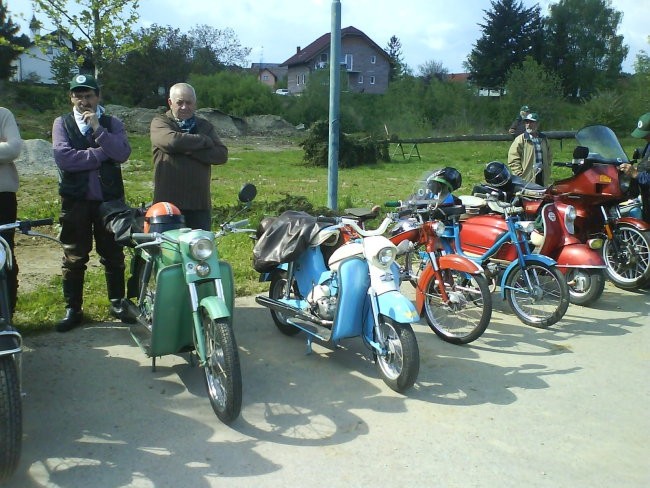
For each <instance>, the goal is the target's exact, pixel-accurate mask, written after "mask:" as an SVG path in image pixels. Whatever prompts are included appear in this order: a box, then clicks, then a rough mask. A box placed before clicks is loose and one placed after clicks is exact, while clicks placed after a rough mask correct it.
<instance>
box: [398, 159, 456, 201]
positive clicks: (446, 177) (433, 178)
mask: <svg viewBox="0 0 650 488" xmlns="http://www.w3.org/2000/svg"><path fill="white" fill-rule="evenodd" d="M450 180H452V181H450ZM460 184H461V177H460V173H458V171H456V170H455V169H454V168H443V169H441V170H434V171H428V172H426V173H425V174H424V175H422V176H421V177H420V178H418V179H417V180H416V182H415V184H414V186H413V192H412V193H411V196H410V197H409V201H410V202H411V203H412V204H415V205H419V204H420V203H421V204H422V205H436V206H439V205H453V204H454V196H453V195H452V191H453V190H456V189H458V188H459V187H460Z"/></svg>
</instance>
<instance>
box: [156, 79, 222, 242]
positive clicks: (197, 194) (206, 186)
mask: <svg viewBox="0 0 650 488" xmlns="http://www.w3.org/2000/svg"><path fill="white" fill-rule="evenodd" d="M168 103H169V110H168V111H167V112H166V113H164V114H161V115H157V116H155V117H154V118H153V120H152V121H151V148H152V151H153V163H154V191H153V200H154V203H157V202H170V203H173V204H174V205H176V206H177V207H178V208H179V210H180V211H181V213H182V214H183V216H184V217H185V224H186V226H187V227H191V228H193V229H203V230H208V231H209V230H211V221H212V218H211V209H212V202H211V200H210V177H211V165H213V164H223V163H225V162H226V161H227V160H228V148H226V146H224V144H223V143H222V142H221V140H220V139H219V137H218V136H217V133H216V131H215V130H214V127H213V126H212V124H211V123H210V122H209V121H208V120H206V119H204V118H201V117H196V116H195V115H194V112H195V110H196V94H195V92H194V88H192V86H191V85H188V84H187V83H177V84H175V85H174V86H172V87H171V89H170V90H169V100H168Z"/></svg>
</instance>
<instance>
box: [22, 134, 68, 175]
mask: <svg viewBox="0 0 650 488" xmlns="http://www.w3.org/2000/svg"><path fill="white" fill-rule="evenodd" d="M15 164H16V168H17V169H18V174H19V175H47V176H55V175H57V174H58V173H57V168H56V164H55V163H54V157H53V156H52V143H51V142H49V141H46V140H45V139H28V140H26V141H23V150H22V151H21V153H20V156H18V159H16V161H15Z"/></svg>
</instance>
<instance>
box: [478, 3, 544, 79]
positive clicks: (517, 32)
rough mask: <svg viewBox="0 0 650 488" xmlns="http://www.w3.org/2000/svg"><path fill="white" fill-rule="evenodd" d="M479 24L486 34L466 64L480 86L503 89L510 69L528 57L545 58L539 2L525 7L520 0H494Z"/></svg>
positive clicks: (480, 39)
mask: <svg viewBox="0 0 650 488" xmlns="http://www.w3.org/2000/svg"><path fill="white" fill-rule="evenodd" d="M491 3H492V10H490V11H487V10H484V12H485V23H483V24H479V26H480V27H481V30H482V36H481V37H480V38H479V40H478V41H476V43H475V44H474V48H473V49H472V51H471V52H470V54H469V57H468V58H467V61H466V63H465V67H466V68H467V70H468V71H469V73H470V79H471V80H472V81H473V82H474V83H475V84H476V85H477V86H478V87H480V88H488V89H491V90H500V91H501V90H503V86H504V84H505V81H506V77H507V75H508V71H509V70H510V69H512V68H515V67H517V66H521V64H522V63H523V62H524V60H525V59H526V57H527V56H531V57H532V58H533V59H536V60H538V61H541V52H542V44H543V23H542V18H541V14H540V8H539V5H535V6H533V7H531V8H525V7H524V6H523V4H522V3H521V2H520V1H516V0H496V1H492V2H491Z"/></svg>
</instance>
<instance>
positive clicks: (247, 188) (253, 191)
mask: <svg viewBox="0 0 650 488" xmlns="http://www.w3.org/2000/svg"><path fill="white" fill-rule="evenodd" d="M256 195H257V188H256V187H255V185H253V184H252V183H246V184H244V186H242V187H241V190H239V201H240V202H244V203H248V202H252V201H253V199H254V198H255V196H256Z"/></svg>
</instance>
